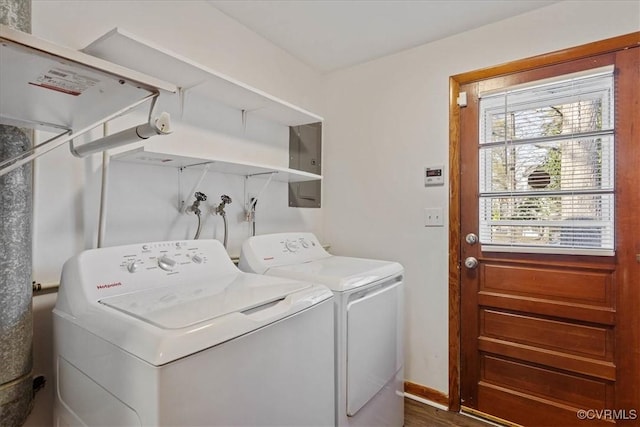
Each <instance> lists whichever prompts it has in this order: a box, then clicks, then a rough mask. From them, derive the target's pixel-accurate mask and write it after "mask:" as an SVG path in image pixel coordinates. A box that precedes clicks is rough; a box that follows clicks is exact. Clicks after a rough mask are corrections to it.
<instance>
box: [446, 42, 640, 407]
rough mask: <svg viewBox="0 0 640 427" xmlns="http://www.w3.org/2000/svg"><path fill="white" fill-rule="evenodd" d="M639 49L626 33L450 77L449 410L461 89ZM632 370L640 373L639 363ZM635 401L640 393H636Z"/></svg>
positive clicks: (453, 391)
mask: <svg viewBox="0 0 640 427" xmlns="http://www.w3.org/2000/svg"><path fill="white" fill-rule="evenodd" d="M638 46H640V32H635V33H631V34H626V35H623V36H619V37H614V38H610V39H606V40H601V41H598V42H594V43H589V44H586V45H582V46H577V47H572V48H568V49H564V50H559V51H556V52H552V53H548V54H544V55H539V56H534V57H531V58H527V59H523V60H519V61H514V62H509V63H507V64H502V65H498V66H495V67H491V68H485V69H481V70H476V71H471V72H468V73H463V74H457V75H455V76H451V77H450V78H449V171H450V172H449V177H450V178H449V179H450V181H449V186H450V191H449V410H450V411H455V412H458V411H459V410H460V345H461V343H460V266H461V265H460V264H461V259H460V111H459V107H458V104H457V99H458V96H459V92H460V86H462V85H465V84H467V83H473V82H477V81H480V80H484V79H488V78H493V77H498V76H503V75H507V74H512V73H517V72H522V71H527V70H533V69H536V68H540V67H544V66H548V65H555V64H560V63H563V62H568V61H574V60H577V59H583V58H588V57H591V56H596V55H601V54H604V53H609V52H615V51H618V50H622V49H626V48H632V47H638ZM635 325H636V327H635V328H632V327H627V328H625V331H624V333H625V336H628V339H629V340H630V341H629V342H634V340H635V344H634V345H635V352H636V353H640V344H638V339H637V338H638V337H637V336H638V329H639V328H640V326H639V325H640V323H638V322H636V324H635ZM634 363H635V364H636V366H634V367H633V369H632V371H633V372H636V373H639V372H640V360H637V361H635V362H634ZM635 393H636V395H638V396H636V398H637V399H636V401H640V392H638V391H636V392H635Z"/></svg>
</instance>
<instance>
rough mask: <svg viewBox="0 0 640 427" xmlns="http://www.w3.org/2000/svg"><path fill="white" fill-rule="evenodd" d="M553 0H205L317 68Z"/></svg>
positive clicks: (357, 60) (386, 52)
mask: <svg viewBox="0 0 640 427" xmlns="http://www.w3.org/2000/svg"><path fill="white" fill-rule="evenodd" d="M557 2H558V0H552V1H550V0H314V1H312V0H244V1H238V0H210V1H209V3H210V4H211V5H212V6H214V7H216V8H218V9H219V10H220V11H222V12H223V13H225V14H226V15H228V16H230V17H231V18H233V19H235V20H237V21H238V22H240V23H241V24H243V25H245V26H246V27H248V28H249V29H251V30H252V31H254V32H256V33H257V34H259V35H261V36H262V37H264V38H265V39H267V40H269V41H270V42H271V43H273V44H275V45H277V46H280V47H281V48H282V49H284V50H286V51H287V52H289V53H290V54H291V55H293V56H295V57H297V58H298V59H300V60H301V61H303V62H305V63H307V64H308V65H310V66H311V67H313V68H314V69H316V70H318V71H320V72H330V71H335V70H338V69H340V68H345V67H350V66H352V65H356V64H359V63H362V62H366V61H369V60H372V59H375V58H379V57H382V56H386V55H389V54H393V53H396V52H399V51H402V50H405V49H409V48H412V47H415V46H418V45H421V44H425V43H429V42H432V41H435V40H438V39H442V38H445V37H448V36H451V35H454V34H458V33H462V32H465V31H468V30H471V29H474V28H478V27H481V26H483V25H487V24H490V23H493V22H497V21H500V20H503V19H506V18H509V17H511V16H515V15H519V14H522V13H525V12H528V11H531V10H533V9H537V8H540V7H545V6H548V5H550V4H553V3H557Z"/></svg>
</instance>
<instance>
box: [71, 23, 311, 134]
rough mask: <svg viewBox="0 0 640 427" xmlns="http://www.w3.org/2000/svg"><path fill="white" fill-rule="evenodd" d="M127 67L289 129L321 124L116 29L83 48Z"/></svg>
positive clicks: (309, 115)
mask: <svg viewBox="0 0 640 427" xmlns="http://www.w3.org/2000/svg"><path fill="white" fill-rule="evenodd" d="M83 51H84V52H86V53H89V54H91V55H94V56H96V57H99V58H102V59H105V60H107V61H110V62H113V63H116V64H119V65H122V66H124V67H127V68H130V69H133V70H138V71H140V72H143V73H147V74H149V75H152V76H155V77H157V78H159V79H162V80H166V81H169V82H172V83H174V84H175V85H176V86H178V87H180V88H181V89H182V90H183V91H187V92H196V94H197V95H198V97H199V98H200V97H202V98H203V99H205V100H210V101H211V102H216V103H222V104H224V105H227V106H229V107H232V108H234V109H236V110H238V112H239V114H242V112H243V111H245V112H246V113H247V115H248V117H251V115H256V116H259V117H262V118H265V119H267V120H270V121H274V122H277V123H280V124H283V125H286V126H298V125H303V124H309V123H317V122H321V121H322V120H323V119H322V117H320V116H317V115H315V114H313V113H310V112H308V111H305V110H303V109H302V108H299V107H296V106H295V105H292V104H290V103H288V102H286V101H283V100H281V99H278V98H276V97H274V96H272V95H269V94H267V93H265V92H262V91H260V90H258V89H255V88H252V87H250V86H248V85H246V84H244V83H242V82H239V81H237V80H235V79H232V78H230V77H228V76H225V75H224V74H221V73H219V72H217V71H214V70H212V69H210V68H207V67H205V66H203V65H200V64H198V63H196V62H193V61H192V60H190V59H188V58H185V57H182V56H180V55H178V54H176V53H173V52H170V51H168V50H166V49H163V48H161V47H159V46H155V45H153V44H152V43H150V42H147V41H143V40H141V39H140V38H138V37H136V36H134V35H132V34H129V33H127V32H125V31H123V30H121V29H119V28H115V29H113V30H112V31H110V32H108V33H107V34H105V35H104V36H102V37H100V38H99V39H97V40H96V41H94V42H93V43H91V44H90V45H89V46H87V47H86V48H84V49H83Z"/></svg>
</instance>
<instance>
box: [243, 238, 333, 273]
mask: <svg viewBox="0 0 640 427" xmlns="http://www.w3.org/2000/svg"><path fill="white" fill-rule="evenodd" d="M330 256H331V255H330V254H329V253H328V252H327V251H325V250H324V248H323V247H322V245H321V244H320V242H319V241H318V238H317V237H316V236H315V235H314V234H313V233H277V234H264V235H261V236H254V237H250V238H249V239H247V240H246V241H245V242H244V244H243V245H242V251H241V253H240V262H239V263H238V267H240V269H241V270H243V271H247V272H251V273H258V274H262V273H264V272H265V271H266V270H267V269H269V268H271V267H277V266H282V265H291V264H300V263H304V262H309V261H313V260H317V259H323V258H327V257H330Z"/></svg>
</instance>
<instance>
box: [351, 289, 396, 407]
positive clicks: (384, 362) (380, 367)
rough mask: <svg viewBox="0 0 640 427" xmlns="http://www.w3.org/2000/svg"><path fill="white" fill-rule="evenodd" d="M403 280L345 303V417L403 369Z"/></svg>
mask: <svg viewBox="0 0 640 427" xmlns="http://www.w3.org/2000/svg"><path fill="white" fill-rule="evenodd" d="M401 280H402V278H401V276H398V277H396V278H394V279H392V280H391V281H389V282H386V283H383V284H381V285H380V286H374V287H372V288H369V289H368V290H367V291H365V292H366V293H364V294H362V295H360V297H359V298H357V299H355V300H353V301H351V302H349V303H348V304H347V415H348V416H354V415H355V414H356V412H358V411H359V410H360V409H361V408H362V407H363V406H364V405H365V404H366V403H367V402H368V401H369V400H370V399H371V398H372V397H374V396H375V395H376V393H378V392H379V391H380V390H381V389H382V388H383V387H384V385H385V384H387V383H388V382H389V381H390V380H391V379H392V378H393V377H394V376H395V374H396V372H398V370H399V369H400V368H401V367H402V363H403V360H402V354H403V352H402V322H403V319H402V317H401V316H402V303H403V301H402V299H403V296H402V281H401Z"/></svg>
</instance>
